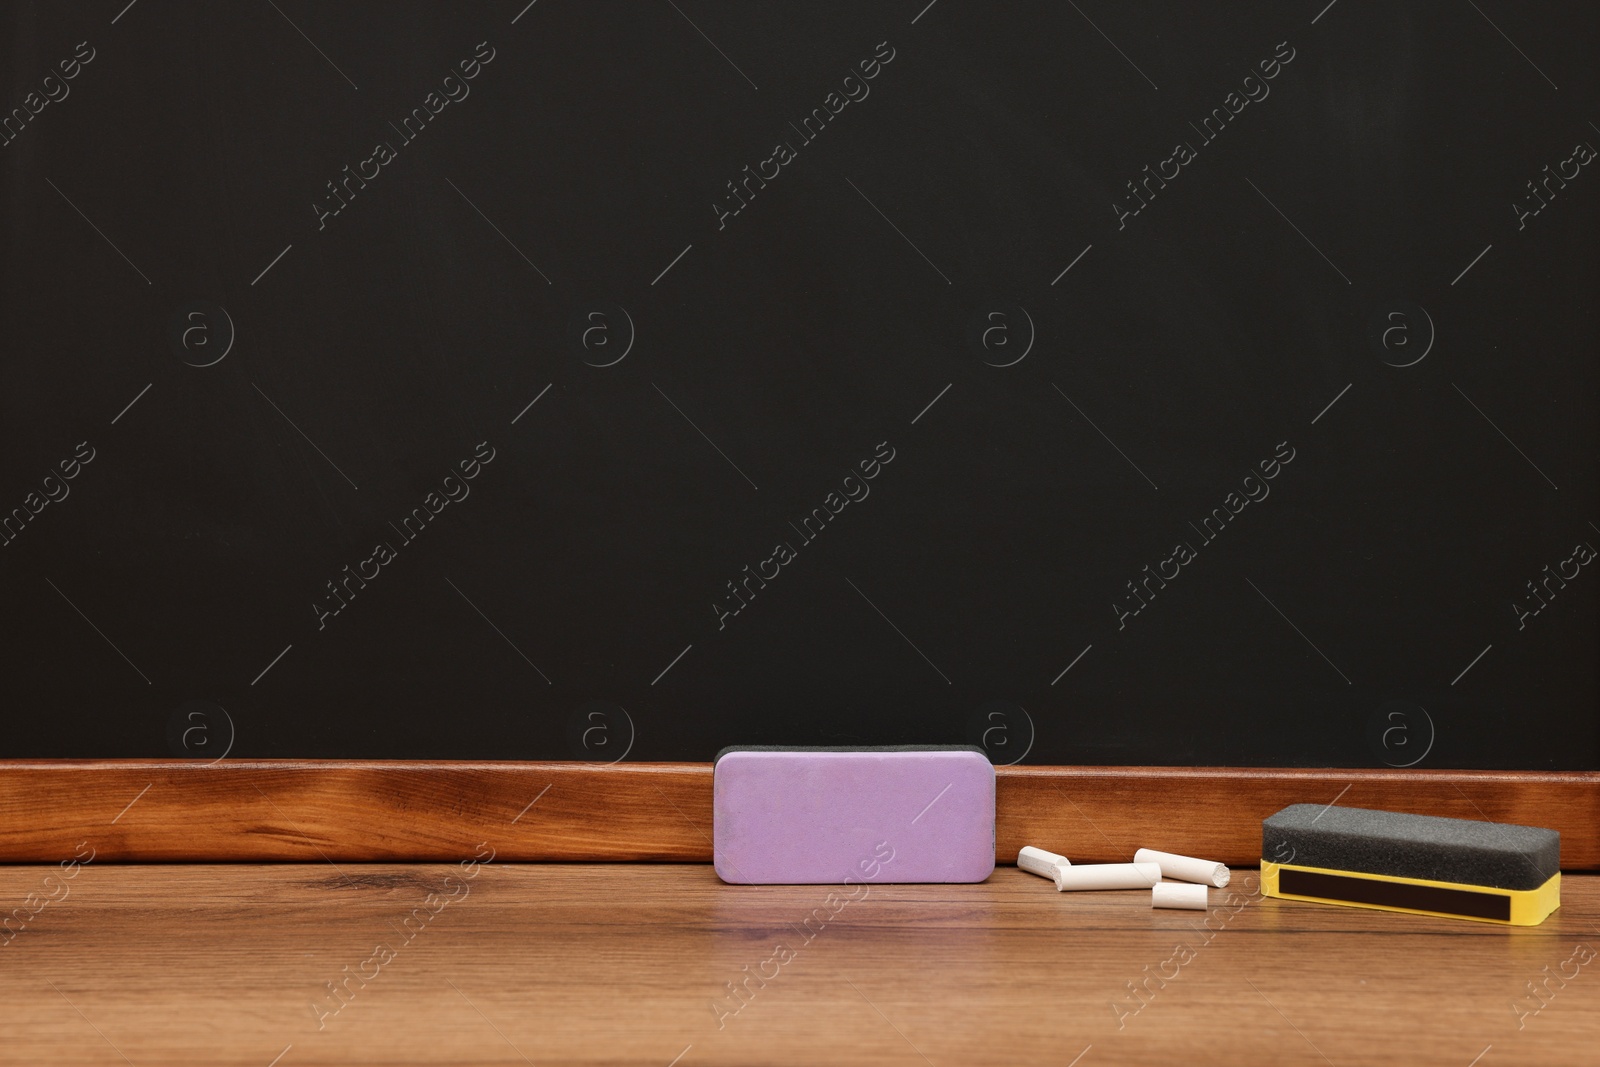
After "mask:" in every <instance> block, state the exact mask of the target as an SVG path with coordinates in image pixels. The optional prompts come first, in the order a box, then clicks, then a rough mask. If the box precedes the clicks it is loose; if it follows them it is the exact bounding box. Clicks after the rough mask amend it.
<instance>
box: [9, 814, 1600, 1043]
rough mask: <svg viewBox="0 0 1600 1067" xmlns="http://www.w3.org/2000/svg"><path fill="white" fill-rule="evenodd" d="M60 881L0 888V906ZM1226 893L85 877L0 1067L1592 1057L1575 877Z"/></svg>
mask: <svg viewBox="0 0 1600 1067" xmlns="http://www.w3.org/2000/svg"><path fill="white" fill-rule="evenodd" d="M119 825H120V824H119ZM519 825H520V824H519ZM469 855H470V853H469ZM484 855H485V857H487V855H488V854H487V853H484ZM57 870H58V869H57V868H38V867H12V868H4V869H0V902H4V905H5V907H6V908H10V907H11V906H12V902H20V901H21V900H22V899H24V898H25V896H26V894H28V893H37V892H39V891H41V887H42V886H43V885H44V878H45V877H46V876H47V875H48V874H49V873H50V872H51V871H57ZM469 870H470V872H471V873H470V874H469V873H468V871H469ZM1250 873H1251V872H1248V871H1239V872H1237V873H1236V875H1235V882H1234V884H1232V885H1230V886H1229V889H1228V890H1226V891H1223V890H1213V891H1212V893H1211V905H1212V906H1211V909H1210V911H1209V912H1208V913H1200V912H1178V911H1155V910H1152V909H1151V908H1150V906H1149V894H1148V893H1147V892H1111V893H1070V894H1059V893H1057V892H1055V890H1054V888H1053V887H1052V886H1051V884H1050V883H1049V882H1047V881H1045V880H1043V879H1040V878H1036V877H1034V876H1032V875H1029V874H1025V873H1023V872H1021V871H1019V870H1017V869H1015V868H1002V869H1000V870H997V871H996V872H995V873H994V875H993V876H992V877H991V878H990V879H989V880H988V881H987V882H985V883H983V884H981V885H965V886H936V885H923V886H894V885H882V886H879V885H873V886H869V887H866V888H865V889H864V890H863V892H864V895H862V896H861V897H860V898H859V899H857V900H854V901H850V902H843V901H842V900H840V899H839V898H836V899H835V901H834V902H833V903H830V902H829V899H828V894H829V893H830V892H831V890H830V888H829V887H826V886H726V885H722V884H721V883H719V882H718V881H717V879H716V877H715V875H714V874H713V873H712V871H711V869H710V868H709V867H707V866H705V865H665V864H652V865H644V864H610V865H603V866H601V865H575V864H551V865H536V866H526V865H515V864H510V863H506V862H504V861H502V860H501V859H499V858H498V856H496V857H495V859H494V860H493V861H492V862H488V863H481V864H479V865H478V866H476V867H474V868H468V869H463V868H462V867H460V866H459V865H457V864H450V865H407V866H398V865H373V866H366V867H358V868H350V867H342V868H341V867H336V866H334V865H331V864H328V863H323V862H321V861H318V862H316V863H313V864H307V865H276V866H267V867H258V866H242V865H233V866H222V867H203V866H124V867H111V866H107V865H105V864H104V863H103V862H102V861H101V859H100V858H99V857H98V856H97V857H96V858H95V860H94V861H93V862H92V863H90V864H88V865H87V866H85V867H80V868H79V869H78V870H77V871H76V874H75V877H74V878H72V879H70V880H68V881H67V882H66V883H64V884H66V885H67V886H68V887H69V891H68V892H67V893H66V894H65V895H64V896H62V897H61V899H60V900H59V901H57V902H56V903H52V904H50V905H49V906H47V907H45V908H43V909H42V910H41V911H40V912H39V913H38V914H37V915H35V916H34V917H33V918H32V919H31V920H30V921H29V922H28V923H27V925H26V926H25V927H23V928H21V929H19V930H17V932H16V933H15V934H14V936H13V937H12V938H11V939H10V940H9V941H8V942H7V943H5V944H3V945H0V998H3V1001H4V1003H5V1005H6V1022H5V1028H4V1037H3V1038H0V1064H25V1065H28V1067H34V1065H37V1064H51V1065H54V1067H72V1065H79V1064H84V1065H91V1064H92V1065H110V1064H118V1065H120V1064H123V1063H125V1062H126V1063H132V1064H136V1065H139V1067H145V1065H153V1064H164V1065H169V1067H184V1065H191V1064H219V1065H238V1067H267V1065H268V1064H270V1063H274V1062H275V1063H276V1067H311V1065H319V1064H321V1065H330V1064H347V1063H381V1064H431V1065H466V1064H502V1065H517V1067H520V1065H523V1064H526V1063H534V1064H539V1065H540V1067H544V1065H549V1064H585V1065H588V1064H594V1065H613V1064H646V1065H653V1067H667V1065H668V1064H669V1063H676V1064H677V1067H700V1065H706V1064H738V1065H746V1064H758V1063H759V1064H771V1065H779V1064H804V1065H815V1064H829V1065H833V1064H840V1065H855V1064H862V1065H867V1064H870V1065H874V1067H928V1065H930V1064H934V1065H939V1067H944V1065H947V1064H1032V1063H1048V1064H1054V1065H1056V1067H1068V1065H1069V1064H1074V1063H1075V1064H1076V1067H1102V1065H1111V1064H1137V1065H1141V1067H1142V1065H1149V1064H1180V1063H1181V1064H1200V1065H1204V1064H1226V1065H1227V1067H1236V1065H1238V1064H1240V1063H1252V1064H1319V1065H1320V1064H1323V1063H1325V1062H1326V1063H1332V1064H1337V1065H1339V1067H1355V1065H1396V1067H1415V1065H1417V1064H1443V1065H1454V1067H1467V1065H1468V1064H1470V1063H1474V1062H1476V1063H1477V1064H1478V1067H1494V1065H1495V1064H1511V1063H1514V1064H1560V1065H1563V1067H1572V1065H1577V1064H1588V1063H1593V1062H1594V1056H1595V1049H1596V1048H1597V1047H1600V960H1596V959H1595V953H1596V952H1597V951H1600V876H1594V875H1576V876H1567V877H1566V878H1565V880H1564V881H1565V884H1564V886H1563V897H1564V903H1563V905H1562V907H1561V908H1560V909H1559V910H1558V911H1557V912H1556V913H1555V914H1554V915H1553V916H1551V918H1550V919H1549V920H1548V921H1547V922H1546V923H1545V924H1544V925H1543V926H1539V927H1532V928H1526V929H1517V928H1507V927H1501V926H1491V925H1487V924H1479V923H1469V922H1460V921H1451V920H1446V919H1432V918H1426V917H1420V916H1405V915H1390V914H1385V913H1380V912H1373V911H1361V910H1354V909H1346V908H1335V907H1327V906H1322V905H1316V904H1305V903H1297V902H1293V901H1282V900H1270V899H1262V898H1260V897H1259V896H1257V895H1255V893H1254V892H1253V889H1254V887H1255V882H1254V880H1253V879H1252V878H1251V877H1250ZM430 894H432V895H433V896H432V897H431V898H430ZM808 919H809V920H810V922H811V926H810V927H809V928H807V927H803V926H802V924H803V923H805V922H806V921H807V920H808ZM380 946H381V947H382V948H383V949H384V950H387V956H385V954H384V952H382V951H379V949H380ZM783 949H786V950H787V952H788V955H787V956H786V955H785V954H784V953H783V952H782V951H781V950H783ZM1586 957H1587V958H1588V959H1589V960H1591V961H1592V962H1588V963H1584V962H1581V961H1582V960H1584V959H1585V958H1586ZM769 961H771V962H769ZM752 973H755V974H756V975H757V976H758V977H757V978H754V979H749V984H748V985H747V986H744V988H745V989H746V990H747V992H746V993H745V995H744V998H743V999H742V1000H733V999H730V995H729V983H741V984H742V983H744V982H745V981H746V979H747V976H749V975H750V974H752ZM763 975H764V976H765V977H764V978H763V977H761V976H763ZM1562 975H1565V976H1566V977H1562ZM352 976H353V977H352ZM363 976H365V977H363ZM1552 976H1554V977H1552ZM330 984H332V985H336V986H340V991H339V992H337V993H335V992H332V991H330ZM1530 984H1531V986H1532V987H1533V988H1536V989H1537V990H1538V991H1539V997H1538V998H1536V997H1535V996H1534V995H1533V993H1532V992H1531V991H1530ZM1486 1050H1487V1051H1486ZM275 1057H281V1058H278V1059H276V1060H275ZM1080 1057H1081V1058H1080ZM1480 1057H1481V1058H1480Z"/></svg>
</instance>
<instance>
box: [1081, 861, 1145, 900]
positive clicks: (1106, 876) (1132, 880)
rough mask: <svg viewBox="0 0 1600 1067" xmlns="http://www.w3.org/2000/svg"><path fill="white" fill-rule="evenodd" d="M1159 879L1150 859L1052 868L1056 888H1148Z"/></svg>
mask: <svg viewBox="0 0 1600 1067" xmlns="http://www.w3.org/2000/svg"><path fill="white" fill-rule="evenodd" d="M1159 881H1161V868H1160V867H1159V866H1157V865H1156V864H1154V863H1080V864H1075V865H1073V866H1071V867H1057V868H1056V890H1057V891H1058V892H1063V893H1064V892H1066V891H1067V890H1069V889H1149V888H1150V887H1151V886H1153V885H1155V884H1156V883H1157V882H1159Z"/></svg>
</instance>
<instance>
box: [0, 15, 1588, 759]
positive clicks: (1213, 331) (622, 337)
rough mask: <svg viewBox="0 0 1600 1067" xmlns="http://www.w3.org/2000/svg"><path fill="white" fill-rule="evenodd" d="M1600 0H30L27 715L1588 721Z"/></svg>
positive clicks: (1197, 747)
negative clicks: (1371, 0) (61, 0)
mask: <svg viewBox="0 0 1600 1067" xmlns="http://www.w3.org/2000/svg"><path fill="white" fill-rule="evenodd" d="M1597 22H1600V16H1597V14H1596V12H1594V11H1592V10H1588V9H1584V8H1581V7H1580V6H1576V5H1570V4H1557V3H1543V4H1518V5H1511V4H1506V3H1501V2H1494V3H1490V2H1488V0H1483V2H1481V3H1471V2H1463V3H1454V2H1451V3H1445V2H1439V3H1407V4H1399V5H1371V4H1361V3H1356V2H1354V0H1344V2H1337V0H1336V2H1334V3H1326V0H1310V2H1307V3H1295V4H1279V3H1274V4H1267V3H1236V4H1229V5H1225V6H1222V7H1216V6H1212V5H1194V4H1184V3H1177V2H1174V0H1163V2H1148V3H1135V4H1107V3H1090V2H1089V0H1082V3H1065V4H1057V3H1044V2H1032V3H1030V2H1010V0H1008V2H1006V3H993V4H972V3H966V2H961V0H937V2H933V3H928V2H927V0H904V2H902V0H896V2H894V3H874V4H859V3H832V4H818V3H807V4H787V5H778V4H759V5H758V4H741V3H726V2H722V3H715V2H712V0H661V2H659V3H655V2H648V3H647V2H639V3H627V4H623V3H593V4H580V3H573V2H570V0H538V2H537V3H527V0H496V2H494V3H460V4H451V5H433V4H421V3H409V4H391V5H377V4H359V5H358V4H340V5H321V4H310V3H306V2H305V0H261V2H259V3H256V2H240V3H230V4H202V3H172V2H161V3H157V2H154V0H145V2H135V3H131V4H130V3H128V2H127V0H95V2H93V3H83V4H76V5H70V6H68V5H53V4H43V3H17V4H13V5H9V6H8V8H7V10H6V12H5V14H4V15H3V16H0V26H3V36H4V39H5V40H6V41H7V42H8V47H7V48H6V49H5V50H4V52H5V54H4V56H3V57H0V71H3V78H0V84H3V86H4V91H5V94H6V96H5V101H4V108H5V109H6V110H5V118H4V121H3V130H4V133H3V138H4V144H3V145H0V177H3V188H4V204H3V207H0V221H3V227H4V228H3V231H0V264H3V270H4V275H3V278H0V324H3V325H0V329H3V336H4V350H5V359H4V387H3V390H0V405H3V407H0V444H3V447H0V493H3V494H4V499H3V500H0V509H3V516H4V518H3V523H0V528H3V530H4V534H3V538H0V540H3V542H4V543H3V546H0V590H3V603H4V605H5V622H4V639H3V644H0V648H3V653H0V665H3V668H4V679H5V681H4V686H5V700H6V708H7V713H6V716H5V722H4V726H5V728H4V730H3V731H0V756H6V757H119V756H120V757H133V756H140V757H144V756H185V757H190V758H196V759H206V760H211V759H218V758H223V757H225V756H228V757H240V756H249V757H352V758H373V759H379V758H397V757H406V758H437V759H467V758H488V757H497V758H544V759H549V758H560V759H588V760H600V761H604V762H614V761H620V760H624V759H625V760H629V761H637V760H678V759H688V760H704V759H709V758H710V757H711V756H712V755H713V754H714V753H715V752H716V751H717V750H718V749H720V748H721V747H723V746H725V745H730V744H744V745H750V744H826V745H850V744H951V743H957V744H959V743H977V744H982V745H984V746H985V748H986V750H987V751H989V752H990V754H991V756H992V757H993V758H994V759H995V761H996V762H997V763H1012V762H1016V761H1019V760H1021V761H1025V762H1028V763H1059V764H1156V765H1187V764H1196V765H1299V766H1372V767H1382V766H1392V767H1401V766H1417V767H1463V768H1468V767H1476V768H1518V769H1578V768H1593V767H1596V766H1600V729H1597V716H1596V708H1597V706H1600V704H1597V695H1600V694H1597V691H1596V690H1597V687H1596V680H1597V664H1600V656H1597V650H1600V644H1597V641H1596V590H1597V589H1600V575H1597V574H1596V570H1597V568H1596V567H1595V566H1593V565H1592V560H1593V557H1594V552H1595V547H1594V546H1597V545H1600V527H1597V526H1596V522H1600V508H1597V507H1596V478H1595V473H1596V466H1595V457H1596V455H1597V449H1596V444H1597V442H1596V427H1597V425H1600V419H1597V412H1596V399H1597V396H1596V361H1595V354H1596V348H1597V346H1596V340H1597V332H1600V331H1597V325H1596V320H1595V313H1594V301H1593V297H1594V293H1595V290H1596V282H1597V269H1596V268H1597V258H1596V252H1595V245H1594V236H1595V232H1596V228H1595V222H1596V214H1595V205H1596V197H1597V195H1600V176H1597V175H1596V173H1595V168H1594V167H1593V166H1591V163H1592V161H1593V158H1594V156H1595V150H1596V146H1600V127H1597V126H1596V122H1597V121H1600V104H1597V95H1596V81H1595V75H1594V69H1595V68H1594V62H1593V59H1594V56H1595V54H1596V46H1597V44H1600V41H1597Z"/></svg>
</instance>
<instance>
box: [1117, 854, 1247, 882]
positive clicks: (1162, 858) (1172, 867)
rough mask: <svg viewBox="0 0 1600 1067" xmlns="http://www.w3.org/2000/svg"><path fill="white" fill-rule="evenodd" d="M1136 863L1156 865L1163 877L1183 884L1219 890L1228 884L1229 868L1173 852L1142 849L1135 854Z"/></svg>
mask: <svg viewBox="0 0 1600 1067" xmlns="http://www.w3.org/2000/svg"><path fill="white" fill-rule="evenodd" d="M1133 862H1135V863H1154V864H1158V865H1159V866H1160V867H1161V877H1163V878H1176V879H1178V880H1179V881H1182V882H1199V883H1201V884H1202V885H1214V886H1216V887H1217V888H1218V889H1221V888H1222V887H1223V886H1225V885H1227V884H1228V877H1229V875H1228V868H1227V867H1226V866H1224V865H1223V864H1220V863H1213V862H1212V861H1210V860H1197V859H1195V858H1194V857H1193V856H1176V855H1173V854H1172V853H1171V852H1157V851H1156V850H1155V849H1153V848H1141V849H1140V850H1139V851H1137V852H1135V853H1134V854H1133Z"/></svg>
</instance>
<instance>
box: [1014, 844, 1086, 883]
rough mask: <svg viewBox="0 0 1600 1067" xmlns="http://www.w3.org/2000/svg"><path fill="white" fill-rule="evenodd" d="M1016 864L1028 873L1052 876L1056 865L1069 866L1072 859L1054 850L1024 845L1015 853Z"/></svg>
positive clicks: (1041, 876)
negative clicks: (1059, 854)
mask: <svg viewBox="0 0 1600 1067" xmlns="http://www.w3.org/2000/svg"><path fill="white" fill-rule="evenodd" d="M1017 866H1018V867H1021V868H1022V869H1023V870H1025V871H1027V872H1028V873H1029V874H1037V875H1038V876H1039V877H1040V878H1054V877H1055V876H1056V868H1057V867H1070V866H1072V861H1071V860H1069V859H1067V857H1065V856H1058V855H1056V854H1055V853H1054V852H1046V851H1045V850H1044V849H1042V848H1034V847H1033V846H1032V845H1024V846H1023V847H1022V851H1021V852H1018V853H1017Z"/></svg>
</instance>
